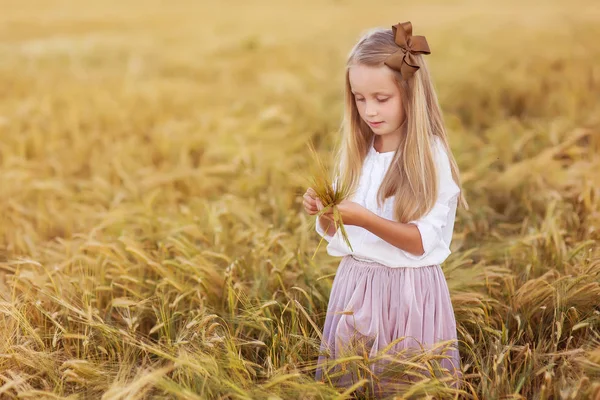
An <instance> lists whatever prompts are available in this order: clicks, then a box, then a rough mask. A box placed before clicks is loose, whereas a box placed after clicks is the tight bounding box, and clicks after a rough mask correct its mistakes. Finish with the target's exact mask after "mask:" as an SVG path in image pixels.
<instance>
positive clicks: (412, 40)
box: [384, 21, 431, 80]
mask: <svg viewBox="0 0 600 400" xmlns="http://www.w3.org/2000/svg"><path fill="white" fill-rule="evenodd" d="M392 30H393V31H394V41H395V42H396V44H397V45H398V46H400V49H398V51H396V52H394V53H392V54H390V55H389V56H388V57H387V58H386V60H385V61H384V63H385V65H387V66H388V67H390V68H392V69H395V70H396V71H399V72H400V74H401V75H402V79H403V80H407V79H409V78H410V77H411V76H413V75H414V74H415V72H417V70H418V69H419V66H418V65H417V61H416V60H415V56H414V55H415V54H431V51H430V50H429V45H428V44H427V39H425V36H413V35H412V24H411V23H410V21H408V22H402V23H399V24H396V25H394V26H392Z"/></svg>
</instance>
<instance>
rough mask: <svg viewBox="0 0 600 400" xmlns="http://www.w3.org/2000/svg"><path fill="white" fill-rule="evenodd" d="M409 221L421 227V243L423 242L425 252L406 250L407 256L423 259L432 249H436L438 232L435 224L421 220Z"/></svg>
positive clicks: (413, 258)
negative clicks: (415, 252) (417, 252)
mask: <svg viewBox="0 0 600 400" xmlns="http://www.w3.org/2000/svg"><path fill="white" fill-rule="evenodd" d="M409 223H410V224H414V225H416V226H417V228H418V229H419V233H420V234H421V243H422V244H423V254H421V255H417V254H414V253H411V252H408V251H405V252H404V253H405V254H406V257H407V258H410V259H412V260H422V259H423V258H425V257H426V256H427V255H428V254H429V253H430V252H431V250H433V249H434V247H435V245H436V243H437V241H438V238H437V232H436V231H435V229H434V228H433V226H431V225H430V224H427V223H423V222H421V221H412V222H409Z"/></svg>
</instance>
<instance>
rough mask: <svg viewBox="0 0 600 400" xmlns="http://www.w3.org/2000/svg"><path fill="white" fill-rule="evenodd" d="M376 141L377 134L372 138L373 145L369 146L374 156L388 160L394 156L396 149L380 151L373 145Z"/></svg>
mask: <svg viewBox="0 0 600 400" xmlns="http://www.w3.org/2000/svg"><path fill="white" fill-rule="evenodd" d="M374 143H375V136H373V139H371V146H370V148H369V153H370V154H371V155H373V157H375V158H377V159H378V160H386V161H388V160H391V159H392V158H394V153H395V152H396V151H395V150H392V151H385V152H383V153H380V152H378V151H377V150H375V147H374V146H373V145H374Z"/></svg>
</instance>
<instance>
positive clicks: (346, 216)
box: [317, 198, 367, 226]
mask: <svg viewBox="0 0 600 400" xmlns="http://www.w3.org/2000/svg"><path fill="white" fill-rule="evenodd" d="M317 208H318V209H319V211H320V210H321V209H322V208H324V207H323V203H321V200H320V199H319V198H317ZM337 209H338V211H339V213H340V215H341V217H342V222H343V223H344V225H356V226H362V224H363V221H364V219H365V214H366V211H367V209H366V208H364V207H363V206H361V205H360V204H358V203H355V202H354V201H350V200H342V202H341V203H340V204H338V205H337ZM323 217H324V218H327V219H329V220H331V221H333V210H332V209H329V210H327V212H326V213H324V214H323Z"/></svg>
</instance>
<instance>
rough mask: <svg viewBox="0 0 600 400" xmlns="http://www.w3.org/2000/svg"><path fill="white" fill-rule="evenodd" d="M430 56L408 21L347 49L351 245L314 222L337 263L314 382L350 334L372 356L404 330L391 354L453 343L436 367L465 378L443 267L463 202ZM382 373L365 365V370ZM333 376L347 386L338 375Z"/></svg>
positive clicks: (310, 195)
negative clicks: (326, 362)
mask: <svg viewBox="0 0 600 400" xmlns="http://www.w3.org/2000/svg"><path fill="white" fill-rule="evenodd" d="M429 53H430V50H429V46H428V43H427V40H426V39H425V37H423V36H412V25H411V23H410V22H405V23H400V24H397V25H394V26H393V27H392V29H379V28H378V29H374V30H372V31H370V32H368V33H367V34H365V35H364V36H363V37H362V38H361V39H360V40H359V41H358V43H357V44H356V45H355V46H354V48H353V49H352V51H351V53H350V55H349V58H348V61H347V65H346V85H345V86H346V90H345V116H344V129H343V136H342V141H341V147H340V149H339V151H338V152H337V154H336V164H335V165H336V179H335V181H334V184H335V182H338V181H339V180H340V179H341V180H344V181H345V182H349V183H350V185H351V188H352V190H351V192H352V193H353V194H352V196H351V199H350V200H344V201H343V202H342V203H340V204H339V205H338V210H339V211H340V213H341V216H342V220H343V222H344V224H345V225H346V231H347V234H348V237H349V240H350V243H351V245H352V249H353V251H351V250H350V248H349V247H348V246H347V245H346V243H345V242H344V240H343V239H342V237H341V233H340V231H339V229H336V228H335V226H334V224H333V220H332V216H331V213H328V214H323V216H322V217H320V218H319V217H317V224H316V230H317V232H318V233H319V234H320V235H321V236H323V237H324V238H325V239H326V240H327V241H328V242H329V243H328V246H327V252H328V254H329V255H332V256H338V257H343V258H342V259H341V262H340V264H339V267H338V270H337V273H336V276H335V279H334V281H333V286H332V289H331V295H330V299H329V304H328V307H327V315H326V319H325V326H324V329H323V341H322V343H321V355H320V356H319V360H318V366H317V371H316V379H323V378H324V375H325V367H326V365H325V364H324V363H325V361H327V360H330V359H336V358H340V357H343V356H344V355H346V354H345V353H343V351H344V348H345V346H348V345H350V344H351V342H352V343H354V342H353V340H356V338H363V339H364V341H363V343H364V345H365V346H366V351H367V353H368V354H369V355H370V356H375V355H376V354H377V353H378V352H379V351H381V350H382V349H384V348H385V347H386V346H387V345H388V344H390V343H392V342H393V341H394V340H395V339H399V338H403V337H405V338H404V339H403V340H400V341H399V342H398V343H397V344H396V345H395V346H393V347H392V348H393V349H394V350H395V351H398V352H399V351H401V350H403V349H409V350H410V349H411V348H412V349H415V348H416V349H419V348H427V347H428V346H429V348H432V347H433V345H434V344H436V343H438V344H439V342H441V341H445V342H447V343H451V344H452V345H451V346H449V347H446V348H445V350H446V351H445V352H444V353H443V355H445V356H446V358H445V359H442V360H441V361H439V359H438V362H439V363H440V365H441V366H442V367H444V368H447V369H448V370H449V371H450V373H451V374H453V375H454V376H455V377H456V378H457V380H455V381H454V385H456V384H458V382H459V380H460V378H461V377H462V373H461V370H460V357H459V352H458V343H457V342H456V338H457V333H456V321H455V318H454V310H453V307H452V303H451V301H450V294H449V291H448V286H447V283H446V280H445V276H444V273H443V272H442V269H441V267H440V264H441V263H442V262H443V261H444V260H445V259H446V258H447V257H448V255H449V254H450V249H449V246H450V242H451V240H452V230H453V227H454V218H455V215H456V208H457V205H458V203H459V202H460V203H461V205H464V206H465V207H466V206H467V204H466V202H465V200H464V197H463V196H462V194H461V188H460V182H459V173H458V168H457V165H456V162H455V160H454V157H453V156H452V152H451V150H450V146H449V145H448V138H447V135H446V131H445V128H444V124H443V120H442V112H441V110H440V106H439V103H438V100H437V97H436V94H435V91H434V87H433V84H432V81H431V77H430V75H429V71H428V69H427V64H426V63H425V60H424V57H423V55H426V54H429ZM304 207H305V209H306V211H307V212H308V213H309V214H311V215H314V214H316V213H317V212H318V211H319V210H320V209H322V208H323V204H322V203H321V202H320V200H318V198H316V195H315V192H314V190H313V189H312V188H308V190H307V191H306V193H305V194H304ZM388 354H391V353H388ZM404 354H407V353H406V352H405V353H404ZM438 354H439V353H438ZM378 368H379V369H378ZM381 368H382V367H381V366H376V365H374V366H373V371H374V372H378V371H382V369H381ZM354 379H355V380H356V378H354ZM382 381H384V382H385V379H384V380H382ZM338 383H339V384H341V385H343V386H346V387H347V386H349V385H351V384H353V383H355V382H354V381H352V380H351V377H350V376H343V377H342V378H340V380H339V381H338Z"/></svg>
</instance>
